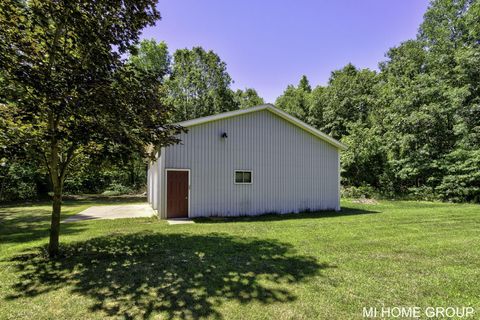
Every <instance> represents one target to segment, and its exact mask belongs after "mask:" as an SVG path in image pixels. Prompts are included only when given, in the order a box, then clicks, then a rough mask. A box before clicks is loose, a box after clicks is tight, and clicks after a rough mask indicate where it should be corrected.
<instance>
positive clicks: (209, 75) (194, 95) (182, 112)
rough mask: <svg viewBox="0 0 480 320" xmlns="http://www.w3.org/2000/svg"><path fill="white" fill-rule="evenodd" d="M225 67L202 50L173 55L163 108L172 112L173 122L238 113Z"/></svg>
mask: <svg viewBox="0 0 480 320" xmlns="http://www.w3.org/2000/svg"><path fill="white" fill-rule="evenodd" d="M231 83H232V79H231V78H230V76H229V75H228V73H227V67H226V64H225V62H223V61H222V60H221V59H220V57H219V56H218V55H217V54H215V53H214V52H213V51H205V50H204V49H202V48H201V47H194V48H193V49H191V50H189V49H181V50H177V51H175V53H174V54H173V67H172V73H171V76H170V77H169V78H168V80H167V81H166V82H165V84H166V91H167V92H166V99H165V102H166V104H168V105H170V106H172V107H173V109H174V114H173V118H174V121H177V122H179V121H184V120H188V119H193V118H198V117H203V116H208V115H212V114H216V113H221V112H225V111H231V110H235V109H238V105H237V103H236V102H235V98H234V94H233V91H232V90H231V89H230V85H231Z"/></svg>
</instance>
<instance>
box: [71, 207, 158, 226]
mask: <svg viewBox="0 0 480 320" xmlns="http://www.w3.org/2000/svg"><path fill="white" fill-rule="evenodd" d="M154 215H155V212H154V211H153V209H152V207H151V206H150V205H148V204H129V205H119V206H93V207H90V208H88V209H86V210H83V211H82V212H80V213H77V214H76V215H74V216H71V217H68V218H67V219H65V220H63V222H66V223H69V222H75V221H85V220H97V219H121V218H144V217H151V216H154Z"/></svg>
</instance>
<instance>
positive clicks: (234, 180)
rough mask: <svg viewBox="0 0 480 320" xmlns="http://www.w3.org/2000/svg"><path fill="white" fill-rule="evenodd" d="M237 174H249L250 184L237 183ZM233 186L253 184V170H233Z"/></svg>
mask: <svg viewBox="0 0 480 320" xmlns="http://www.w3.org/2000/svg"><path fill="white" fill-rule="evenodd" d="M237 172H250V178H251V179H250V182H237V179H236V175H237ZM233 184H253V170H244V169H235V170H233Z"/></svg>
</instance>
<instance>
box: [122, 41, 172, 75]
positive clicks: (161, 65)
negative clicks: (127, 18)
mask: <svg viewBox="0 0 480 320" xmlns="http://www.w3.org/2000/svg"><path fill="white" fill-rule="evenodd" d="M129 62H130V63H133V64H134V65H135V66H136V67H137V68H138V69H141V70H144V71H148V72H152V73H153V74H155V75H157V76H158V77H159V79H160V80H162V78H163V77H164V76H166V75H169V74H170V68H171V57H170V54H169V53H168V46H167V44H166V43H165V42H163V41H162V42H160V43H157V42H156V41H155V39H150V40H142V41H140V45H139V46H137V47H136V48H135V50H134V52H133V53H132V55H131V56H130V57H129Z"/></svg>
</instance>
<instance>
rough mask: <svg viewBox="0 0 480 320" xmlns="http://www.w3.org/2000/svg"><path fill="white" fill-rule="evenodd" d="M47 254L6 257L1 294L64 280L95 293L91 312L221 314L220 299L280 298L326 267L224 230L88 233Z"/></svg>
mask: <svg viewBox="0 0 480 320" xmlns="http://www.w3.org/2000/svg"><path fill="white" fill-rule="evenodd" d="M63 250H64V252H65V256H64V257H62V258H59V259H56V260H53V261H50V260H48V259H47V258H45V257H43V256H41V255H34V256H32V255H20V256H17V257H15V258H14V259H12V262H13V263H14V264H15V266H16V272H18V273H20V282H19V283H17V284H16V285H15V286H14V289H15V291H16V292H17V293H16V294H15V295H11V296H9V297H7V299H16V298H21V297H32V296H37V295H41V294H44V293H47V292H50V291H54V290H57V289H60V288H63V287H69V288H71V290H72V293H76V294H81V295H85V296H87V297H90V298H93V299H94V300H95V303H94V305H92V306H91V311H102V312H104V313H105V314H106V315H108V316H116V317H124V318H144V319H146V318H149V317H150V316H152V315H154V314H158V313H161V314H162V315H163V316H164V317H166V318H169V319H172V318H181V319H187V318H188V319H201V318H205V317H213V318H222V315H221V313H220V312H219V311H218V310H217V309H218V307H220V306H221V304H222V303H223V302H225V301H226V300H234V301H237V302H239V303H242V304H244V303H249V302H253V301H255V302H260V303H263V304H270V303H283V302H289V301H293V300H295V298H296V297H295V296H294V295H293V294H292V293H291V292H290V291H289V287H291V286H292V285H294V284H295V283H299V282H302V281H306V280H307V279H308V278H309V277H312V276H314V275H319V274H321V270H322V269H325V268H332V267H334V266H330V265H328V264H321V263H318V262H317V261H316V259H314V258H312V257H308V256H300V255H297V254H296V253H295V252H294V250H293V248H292V247H291V246H290V245H288V244H285V243H280V242H277V241H274V240H261V239H255V238H253V239H252V238H241V237H231V236H228V235H224V234H209V235H181V234H158V233H139V234H130V235H113V236H105V237H99V238H94V239H92V240H89V241H85V242H79V243H76V244H73V245H69V246H67V247H64V248H63Z"/></svg>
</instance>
